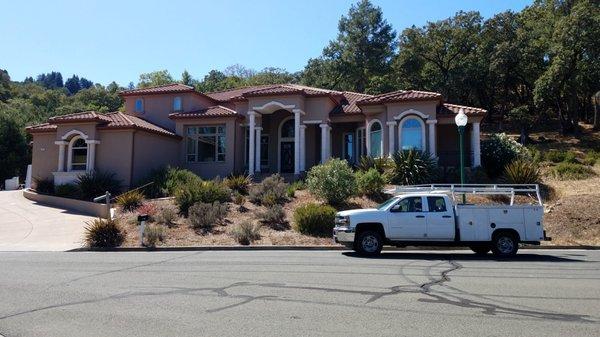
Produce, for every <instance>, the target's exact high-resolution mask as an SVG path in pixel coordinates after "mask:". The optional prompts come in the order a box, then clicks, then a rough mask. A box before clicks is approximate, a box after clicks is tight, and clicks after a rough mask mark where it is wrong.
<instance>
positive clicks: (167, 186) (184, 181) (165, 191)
mask: <svg viewBox="0 0 600 337" xmlns="http://www.w3.org/2000/svg"><path fill="white" fill-rule="evenodd" d="M200 181H202V179H200V177H198V176H197V175H196V174H194V173H193V172H192V171H189V170H185V169H180V168H176V167H170V166H167V167H162V168H158V169H154V170H152V171H150V173H148V175H147V176H146V177H144V178H143V179H142V180H141V181H139V182H138V183H137V186H143V185H146V184H148V183H150V182H152V184H151V185H149V186H146V187H144V189H143V190H144V195H145V196H146V197H147V198H161V197H169V196H174V195H175V192H176V191H177V190H178V189H179V188H180V187H184V186H187V185H190V184H195V183H198V182H200Z"/></svg>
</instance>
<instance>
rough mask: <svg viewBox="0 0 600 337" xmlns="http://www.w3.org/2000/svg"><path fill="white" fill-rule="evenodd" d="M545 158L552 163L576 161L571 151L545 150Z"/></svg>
mask: <svg viewBox="0 0 600 337" xmlns="http://www.w3.org/2000/svg"><path fill="white" fill-rule="evenodd" d="M545 158H546V160H548V161H551V162H553V163H562V162H567V163H576V162H577V155H576V154H575V152H573V151H559V150H550V151H548V152H546V154H545Z"/></svg>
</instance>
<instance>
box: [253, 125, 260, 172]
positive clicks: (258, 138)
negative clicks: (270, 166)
mask: <svg viewBox="0 0 600 337" xmlns="http://www.w3.org/2000/svg"><path fill="white" fill-rule="evenodd" d="M254 130H256V139H255V142H256V144H254V146H255V150H254V152H255V153H256V156H255V158H254V162H255V163H256V169H255V170H254V172H260V133H261V131H262V127H255V128H254Z"/></svg>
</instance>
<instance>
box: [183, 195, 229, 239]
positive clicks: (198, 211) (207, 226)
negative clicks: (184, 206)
mask: <svg viewBox="0 0 600 337" xmlns="http://www.w3.org/2000/svg"><path fill="white" fill-rule="evenodd" d="M227 212H228V209H227V204H222V203H220V202H218V201H215V202H213V203H204V202H197V203H195V204H194V205H193V206H191V207H190V208H189V216H188V221H189V223H190V226H192V228H194V229H196V230H200V231H202V232H208V231H210V230H211V229H212V228H213V227H214V226H216V225H219V224H221V223H222V222H223V220H225V217H226V216H227Z"/></svg>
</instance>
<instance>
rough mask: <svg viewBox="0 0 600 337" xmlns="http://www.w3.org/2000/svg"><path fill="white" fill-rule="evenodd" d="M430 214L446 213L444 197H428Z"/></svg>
mask: <svg viewBox="0 0 600 337" xmlns="http://www.w3.org/2000/svg"><path fill="white" fill-rule="evenodd" d="M427 205H428V206H429V211H430V212H446V201H445V200H444V198H443V197H427Z"/></svg>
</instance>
